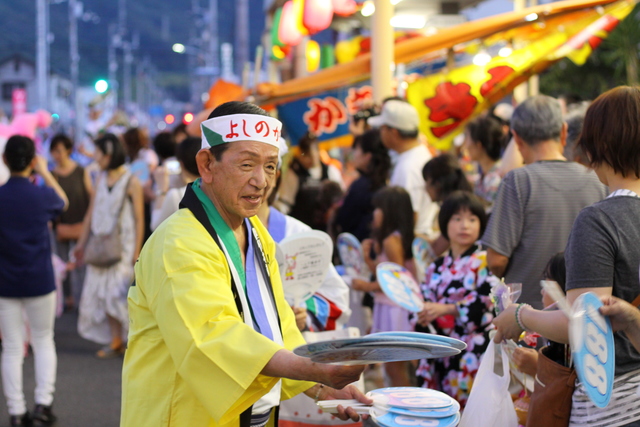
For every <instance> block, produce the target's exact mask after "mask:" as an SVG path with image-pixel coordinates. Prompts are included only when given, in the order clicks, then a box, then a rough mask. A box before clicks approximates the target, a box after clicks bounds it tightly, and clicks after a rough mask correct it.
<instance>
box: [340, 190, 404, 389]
mask: <svg viewBox="0 0 640 427" xmlns="http://www.w3.org/2000/svg"><path fill="white" fill-rule="evenodd" d="M372 203H373V207H374V208H375V209H374V211H373V222H372V229H373V232H372V238H371V239H366V240H364V241H363V242H362V250H363V252H364V259H365V262H366V263H367V265H368V266H369V268H370V269H371V271H376V267H377V266H378V264H380V263H381V262H393V263H396V264H398V265H402V266H404V267H405V268H407V270H409V271H410V272H411V273H412V274H413V275H414V277H415V267H414V264H413V258H412V254H411V243H412V242H413V237H414V235H413V227H414V215H413V208H412V205H411V197H410V196H409V193H407V191H406V190H405V189H404V188H402V187H384V188H382V189H381V190H379V191H377V192H376V193H375V195H374V196H373V199H372ZM372 254H374V255H375V256H373V257H372ZM351 287H352V288H353V289H355V290H358V291H365V292H373V293H374V305H373V325H372V327H371V332H372V333H375V332H389V331H411V330H412V326H411V324H410V323H409V312H408V311H407V310H406V309H404V308H402V307H400V306H398V305H397V304H396V303H394V302H393V301H391V299H390V298H389V297H387V296H386V295H385V294H384V292H382V289H381V288H380V285H379V284H378V282H377V281H375V280H374V281H371V282H367V281H365V280H360V279H353V281H352V282H351ZM385 371H386V374H387V377H388V378H389V381H390V385H391V386H392V387H402V386H409V385H411V381H410V379H409V370H408V365H407V362H390V363H385Z"/></svg>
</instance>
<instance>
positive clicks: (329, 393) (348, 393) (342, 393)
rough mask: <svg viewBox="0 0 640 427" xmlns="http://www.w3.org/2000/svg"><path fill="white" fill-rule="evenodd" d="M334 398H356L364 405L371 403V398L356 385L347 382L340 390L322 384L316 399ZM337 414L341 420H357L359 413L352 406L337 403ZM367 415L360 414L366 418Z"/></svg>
mask: <svg viewBox="0 0 640 427" xmlns="http://www.w3.org/2000/svg"><path fill="white" fill-rule="evenodd" d="M335 399H356V400H357V401H359V402H362V403H364V404H365V405H372V404H373V400H372V399H369V398H368V397H367V396H365V395H364V394H363V393H362V392H361V391H360V390H358V388H357V387H356V386H354V385H353V384H349V385H348V386H346V387H345V388H343V389H342V390H336V389H335V388H331V387H327V386H324V387H323V388H322V390H321V391H320V395H319V396H318V400H335ZM337 409H338V414H337V415H336V416H337V417H338V418H340V419H341V420H342V421H346V420H349V419H351V420H352V421H359V420H360V414H358V413H357V412H356V411H355V409H353V408H352V407H350V406H349V407H346V408H345V407H343V406H342V405H338V408H337ZM368 417H369V416H368V415H362V418H363V419H367V418H368Z"/></svg>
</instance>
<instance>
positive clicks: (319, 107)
mask: <svg viewBox="0 0 640 427" xmlns="http://www.w3.org/2000/svg"><path fill="white" fill-rule="evenodd" d="M372 100H373V89H372V88H371V86H370V85H369V84H368V83H364V84H361V85H358V86H353V87H349V88H341V89H337V90H332V91H328V92H324V93H322V94H318V95H315V96H312V97H308V98H303V99H299V100H296V101H293V102H290V103H287V104H283V105H280V106H278V119H280V121H281V122H282V123H283V125H284V129H286V135H285V137H286V138H287V141H288V142H289V145H291V146H296V145H298V141H299V140H300V139H301V138H302V137H303V136H304V135H305V134H306V133H307V132H311V133H313V134H315V135H316V136H317V137H318V141H320V143H322V144H323V145H324V146H327V145H333V146H345V145H349V144H351V136H350V135H349V118H350V117H351V116H352V115H353V114H355V113H357V112H358V111H359V110H360V109H361V108H362V106H363V105H368V104H370V103H372Z"/></svg>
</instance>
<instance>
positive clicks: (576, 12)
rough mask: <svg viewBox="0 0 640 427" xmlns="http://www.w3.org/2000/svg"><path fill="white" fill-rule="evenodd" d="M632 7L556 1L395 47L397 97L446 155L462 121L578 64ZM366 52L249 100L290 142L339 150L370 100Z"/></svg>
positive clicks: (262, 88) (266, 86)
mask: <svg viewBox="0 0 640 427" xmlns="http://www.w3.org/2000/svg"><path fill="white" fill-rule="evenodd" d="M294 4H295V1H294V2H293V3H292V4H291V6H290V7H293V6H294ZM634 5H635V1H633V0H617V1H616V0H587V1H585V0H568V1H561V2H557V3H551V4H546V5H541V6H536V7H532V8H528V9H525V10H522V11H517V12H509V13H504V14H501V15H497V16H492V17H489V18H485V19H481V20H477V21H472V22H468V23H465V24H461V25H458V26H455V27H450V28H447V29H443V30H439V31H438V32H437V33H436V34H432V35H429V36H426V35H412V36H411V37H409V38H406V37H405V38H404V39H402V38H401V39H399V40H398V39H397V40H396V44H395V54H394V55H395V63H396V65H397V66H396V69H397V70H402V72H398V73H397V77H396V80H397V81H396V85H397V87H398V92H399V93H406V98H407V100H408V101H409V102H410V103H411V104H413V105H414V106H415V107H416V108H417V109H418V111H419V113H420V117H421V125H420V127H421V131H422V132H423V133H424V134H425V135H426V136H427V139H428V140H429V142H430V144H432V145H433V146H435V147H436V148H438V149H440V150H447V149H449V148H450V147H451V143H452V140H453V138H454V137H455V136H456V135H457V134H459V133H460V132H461V131H462V130H463V129H464V125H465V124H466V123H467V121H468V120H470V119H472V118H474V117H475V116H477V115H478V114H480V113H482V112H483V111H485V110H486V109H488V108H489V107H490V106H491V105H493V104H494V103H496V102H498V101H499V100H500V99H502V98H504V97H505V96H506V95H508V94H510V93H511V92H512V91H513V89H514V88H515V87H516V86H517V85H519V84H520V83H522V82H525V81H527V80H528V79H529V78H530V77H531V76H533V75H536V74H539V73H541V72H542V71H544V70H545V69H547V68H548V67H549V66H551V65H553V64H555V63H556V62H558V61H559V60H561V59H563V58H569V59H570V60H571V61H573V62H574V63H576V64H578V65H582V64H584V62H585V61H586V59H587V58H588V56H589V55H590V54H591V52H592V51H593V50H594V49H595V48H597V47H598V46H599V45H600V43H601V42H602V40H604V39H605V38H606V37H607V36H608V34H609V33H610V32H611V31H612V30H613V29H614V28H615V27H616V26H617V25H618V23H619V22H620V21H622V20H623V19H624V18H625V17H626V16H627V15H628V14H629V13H630V12H631V10H632V9H633V7H634ZM286 7H287V5H286V4H285V8H286ZM287 13H289V12H287ZM291 13H293V12H291ZM282 14H283V15H284V14H285V10H284V8H283V11H282ZM285 17H286V16H283V17H281V18H280V19H284V18H285ZM281 36H282V37H284V39H285V40H288V41H291V40H290V39H288V38H287V37H286V36H284V34H281ZM296 40H297V39H296ZM296 40H294V41H296ZM274 46H275V45H274ZM284 47H286V46H284ZM374 50H375V48H374ZM374 54H375V52H374V51H371V52H359V53H358V55H356V56H353V57H352V58H350V61H347V62H343V63H339V64H337V65H335V66H332V67H329V68H326V69H322V70H320V71H317V72H315V73H313V74H311V75H308V76H305V77H302V78H298V79H294V80H289V81H286V82H284V83H282V84H271V83H261V84H259V85H257V87H256V88H255V89H254V91H253V93H252V95H253V96H254V97H255V100H256V102H258V103H259V104H261V105H264V106H277V108H278V115H279V117H280V119H281V120H282V121H283V123H284V124H285V128H286V129H287V131H288V135H289V141H290V143H291V144H293V145H295V144H296V141H297V140H298V139H299V138H300V137H301V136H302V135H304V134H305V133H306V132H308V131H311V132H314V133H315V134H316V135H317V136H318V139H319V140H320V141H321V142H322V143H324V145H325V147H327V146H346V145H349V144H350V143H351V138H350V136H349V132H348V123H349V117H350V115H352V114H354V113H355V112H356V111H358V110H359V109H360V108H362V106H363V105H367V104H370V103H371V102H372V95H373V91H372V88H371V86H370V83H369V80H370V76H371V55H374ZM400 64H402V66H400Z"/></svg>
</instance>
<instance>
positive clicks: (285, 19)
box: [278, 0, 303, 46]
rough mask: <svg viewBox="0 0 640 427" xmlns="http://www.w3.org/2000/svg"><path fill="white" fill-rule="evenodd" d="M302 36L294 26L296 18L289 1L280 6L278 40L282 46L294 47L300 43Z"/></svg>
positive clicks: (291, 3)
mask: <svg viewBox="0 0 640 427" xmlns="http://www.w3.org/2000/svg"><path fill="white" fill-rule="evenodd" d="M302 36H303V35H302V34H301V33H300V31H298V27H297V25H296V16H295V14H294V11H293V2H292V1H291V0H289V1H288V2H286V3H285V4H284V6H282V15H281V16H280V28H278V38H279V39H280V41H281V42H282V43H284V44H288V45H290V46H296V45H298V44H299V43H300V41H302Z"/></svg>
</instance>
